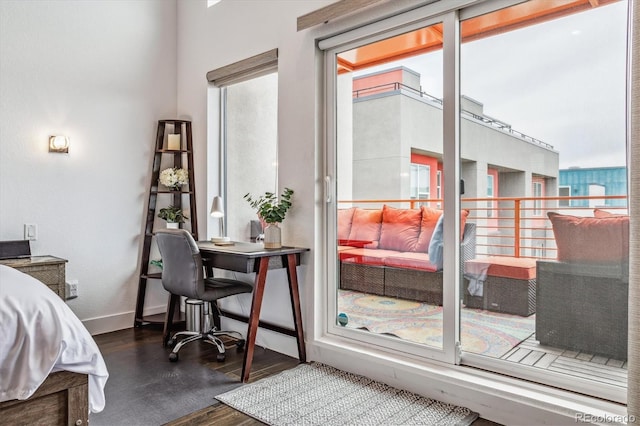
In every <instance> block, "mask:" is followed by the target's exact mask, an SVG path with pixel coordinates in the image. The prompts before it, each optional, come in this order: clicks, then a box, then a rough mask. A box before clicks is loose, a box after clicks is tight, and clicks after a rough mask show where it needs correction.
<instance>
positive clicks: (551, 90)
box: [320, 0, 628, 402]
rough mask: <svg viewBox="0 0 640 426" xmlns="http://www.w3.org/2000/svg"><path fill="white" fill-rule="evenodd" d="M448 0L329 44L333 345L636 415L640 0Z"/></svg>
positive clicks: (329, 301)
mask: <svg viewBox="0 0 640 426" xmlns="http://www.w3.org/2000/svg"><path fill="white" fill-rule="evenodd" d="M441 3H442V2H437V3H436V4H433V5H429V6H425V7H423V8H420V9H416V10H414V11H411V12H408V13H406V14H404V15H399V16H396V17H394V18H392V19H389V20H387V21H380V22H377V23H375V24H372V25H371V26H370V27H363V28H360V29H358V30H356V31H354V33H353V34H351V35H349V34H342V35H340V36H338V37H336V38H334V39H331V40H326V41H323V42H321V43H320V47H321V48H322V49H324V50H325V63H326V68H325V69H326V76H327V78H326V88H327V92H326V99H327V155H326V158H327V172H326V213H327V214H326V219H327V220H326V224H327V226H326V231H327V253H326V255H327V259H329V262H328V271H327V274H328V277H330V283H329V285H328V289H327V309H328V315H327V318H328V320H327V324H326V328H327V332H328V333H331V334H334V335H338V336H342V337H344V338H347V339H353V340H355V341H359V342H361V343H363V344H368V345H375V346H376V347H378V348H384V349H387V350H389V351H390V352H392V353H398V352H401V353H406V354H409V355H411V356H419V357H425V358H431V359H437V360H441V361H444V362H448V363H452V364H456V363H461V364H467V365H473V366H477V367H481V368H485V369H489V370H493V371H497V372H500V373H504V374H508V375H513V376H516V377H523V378H526V379H530V380H535V381H540V382H542V383H547V384H551V385H553V386H558V387H562V388H568V389H572V390H576V391H579V392H582V393H587V394H593V395H597V396H601V397H604V398H607V399H611V400H616V401H622V402H623V401H624V398H625V396H624V395H625V394H626V392H625V391H626V361H625V357H626V355H624V354H625V352H624V348H626V337H627V336H626V327H622V326H623V325H624V324H626V310H625V309H624V307H625V306H626V303H627V296H626V294H627V293H626V292H627V289H628V216H627V191H626V176H627V172H628V170H627V164H626V134H625V129H626V119H627V117H626V110H625V94H626V77H625V72H626V49H627V47H626V43H627V29H626V28H627V27H626V16H627V13H628V11H627V2H625V1H600V2H599V3H597V4H594V3H593V2H588V1H579V0H576V1H574V2H549V1H539V0H531V1H528V2H518V1H513V2H504V1H497V2H493V1H487V2H477V3H478V4H476V5H473V4H472V5H471V6H469V7H467V8H464V9H460V10H446V9H445V8H446V7H455V6H454V5H451V4H449V6H447V5H445V4H441ZM471 3H473V2H469V4H471ZM560 188H563V189H564V190H563V191H562V192H559V189H560ZM587 216H588V218H586V217H587ZM594 216H597V217H594ZM604 216H606V217H604ZM567 221H568V222H570V223H569V224H568V225H567V223H566V222H567ZM574 222H580V223H581V224H582V226H583V227H582V228H580V231H579V232H578V233H577V234H576V235H573V234H571V232H572V229H574V228H571V226H572V225H573V224H574ZM567 227H569V228H571V229H570V230H569V231H567ZM590 238H591V239H593V238H595V239H596V240H597V241H600V242H603V243H606V250H604V251H605V253H603V250H599V249H598V248H597V246H594V247H590V245H591V244H593V243H594V241H592V242H591V243H590V242H589V239H590ZM607 238H609V239H607ZM576 241H580V244H582V245H583V246H584V245H587V246H588V247H587V248H585V247H582V248H578V249H576V248H575V247H574V244H575V243H576ZM596 244H597V243H596ZM576 252H577V253H578V254H577V255H576V254H575V253H576ZM576 256H577V258H576ZM575 260H577V263H575V262H574V261H575ZM585 264H588V265H589V266H591V267H592V268H587V269H588V270H589V271H590V272H588V273H587V274H586V275H585V274H583V275H581V276H579V277H576V276H575V275H576V273H575V272H576V269H581V270H583V271H584V270H585V267H584V265H585ZM594 265H595V266H594ZM558 268H560V269H558ZM593 268H595V269H593ZM595 277H599V278H598V279H596V278H595ZM605 277H607V279H609V278H610V280H609V281H606V284H603V283H604V281H603V280H602V278H605ZM563 286H568V287H563ZM562 288H565V289H566V291H567V292H568V293H566V294H564V295H562V294H559V293H558V289H562ZM581 288H582V289H585V288H588V289H589V290H585V291H581V290H580V289H581ZM591 293H593V294H591ZM598 295H600V296H598ZM605 296H606V297H605ZM605 299H606V303H605V304H604V305H602V304H600V306H599V307H598V308H596V300H599V301H600V302H605ZM589 303H593V305H589ZM585 304H586V305H585ZM605 305H606V308H605V307H603V306H605ZM585 306H591V308H589V310H590V312H592V313H594V312H595V314H594V315H588V313H587V312H586V308H585ZM603 324H607V327H605V329H606V330H600V329H599V327H600V328H602V327H601V326H602V325H603ZM580 327H581V328H583V329H584V333H583V334H582V335H581V336H579V337H578V338H576V337H575V336H574V335H573V334H576V333H574V332H573V331H572V330H571V328H580ZM612 347H613V349H612Z"/></svg>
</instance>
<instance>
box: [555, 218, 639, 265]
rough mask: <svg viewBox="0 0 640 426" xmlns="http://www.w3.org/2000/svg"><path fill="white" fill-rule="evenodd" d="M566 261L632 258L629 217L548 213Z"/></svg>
mask: <svg viewBox="0 0 640 426" xmlns="http://www.w3.org/2000/svg"><path fill="white" fill-rule="evenodd" d="M547 216H548V217H549V220H550V221H551V225H552V227H553V235H554V236H555V239H556V245H557V247H558V256H557V258H558V260H560V261H566V262H571V261H573V262H597V263H610V262H626V261H628V259H629V217H628V216H609V217H603V218H598V217H578V216H570V215H563V214H560V213H555V212H549V213H547Z"/></svg>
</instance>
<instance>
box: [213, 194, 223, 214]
mask: <svg viewBox="0 0 640 426" xmlns="http://www.w3.org/2000/svg"><path fill="white" fill-rule="evenodd" d="M223 216H224V206H223V203H222V197H220V196H215V197H213V203H211V217H223Z"/></svg>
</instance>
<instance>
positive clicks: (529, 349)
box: [500, 335, 627, 389]
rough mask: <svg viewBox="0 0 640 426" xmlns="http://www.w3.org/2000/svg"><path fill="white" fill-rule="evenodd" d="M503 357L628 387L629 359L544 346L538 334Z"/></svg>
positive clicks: (519, 362) (507, 359) (570, 374)
mask: <svg viewBox="0 0 640 426" xmlns="http://www.w3.org/2000/svg"><path fill="white" fill-rule="evenodd" d="M500 359H502V360H505V361H511V362H516V363H518V364H523V365H530V366H533V367H537V368H542V369H545V370H549V371H555V372H558V373H562V374H566V375H569V376H574V377H581V378H585V379H589V380H594V381H597V382H600V383H606V384H609V385H613V386H620V387H621V388H624V389H626V388H627V362H626V361H621V360H616V359H612V358H606V357H603V356H597V355H593V354H588V353H585V352H576V351H569V350H563V349H558V348H552V347H549V346H544V345H541V344H540V343H538V341H537V340H536V339H535V335H534V336H531V337H529V338H528V339H527V340H525V341H524V342H522V343H520V344H519V345H518V346H516V347H514V348H513V349H511V350H510V351H509V352H507V353H506V354H504V355H503V356H502V357H501V358H500Z"/></svg>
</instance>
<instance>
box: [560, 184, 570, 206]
mask: <svg viewBox="0 0 640 426" xmlns="http://www.w3.org/2000/svg"><path fill="white" fill-rule="evenodd" d="M558 196H560V197H570V196H571V187H570V186H561V187H559V188H558ZM570 206H571V201H570V200H559V201H558V207H570Z"/></svg>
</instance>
